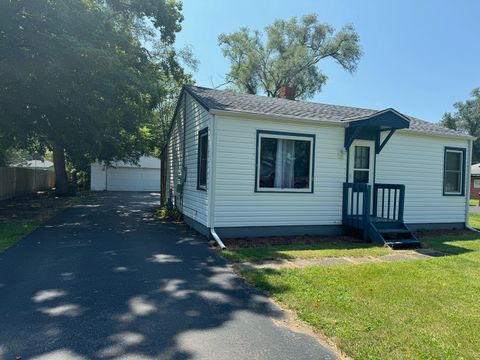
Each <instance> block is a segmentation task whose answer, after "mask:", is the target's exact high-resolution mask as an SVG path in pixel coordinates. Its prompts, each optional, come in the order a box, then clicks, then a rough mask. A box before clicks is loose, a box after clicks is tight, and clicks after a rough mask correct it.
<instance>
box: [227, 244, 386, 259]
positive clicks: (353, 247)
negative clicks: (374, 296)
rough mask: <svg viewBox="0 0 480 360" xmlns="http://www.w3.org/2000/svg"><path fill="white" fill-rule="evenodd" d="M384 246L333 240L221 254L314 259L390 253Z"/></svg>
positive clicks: (230, 250) (243, 257)
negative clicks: (330, 241) (331, 241)
mask: <svg viewBox="0 0 480 360" xmlns="http://www.w3.org/2000/svg"><path fill="white" fill-rule="evenodd" d="M391 252H392V250H390V249H388V248H386V247H379V246H374V245H372V244H365V243H352V242H335V243H327V242H326V243H315V244H303V245H302V244H295V245H271V246H264V247H256V248H241V249H228V248H227V249H225V250H223V251H222V255H223V256H224V257H225V258H226V259H227V260H230V261H233V262H247V261H248V262H259V261H265V260H274V259H293V258H297V259H315V258H324V257H339V256H353V257H361V256H382V255H387V254H389V253H391Z"/></svg>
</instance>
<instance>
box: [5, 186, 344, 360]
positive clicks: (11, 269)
mask: <svg viewBox="0 0 480 360" xmlns="http://www.w3.org/2000/svg"><path fill="white" fill-rule="evenodd" d="M156 207H158V194H146V193H98V194H92V195H91V196H89V198H88V199H87V201H85V202H84V204H82V205H77V206H75V207H74V208H72V209H69V210H67V211H65V212H64V213H62V214H61V215H59V216H57V217H56V218H55V219H53V220H52V221H50V222H49V223H47V224H46V225H44V226H42V227H41V228H39V229H38V230H37V231H35V232H34V233H32V234H31V235H30V236H28V237H27V238H25V239H24V240H23V241H21V242H20V243H18V244H17V245H15V246H14V247H12V248H11V249H9V250H7V251H6V252H4V253H3V254H0V310H1V311H0V324H1V327H0V359H15V357H16V356H21V357H22V359H62V360H71V359H75V360H77V359H227V358H228V359H332V358H335V356H334V355H333V353H331V352H330V351H329V350H326V349H325V348H323V347H322V346H321V345H320V344H319V343H318V342H317V341H316V340H314V339H313V338H311V337H309V336H307V335H304V334H298V333H295V332H292V331H290V330H288V329H285V328H279V327H276V326H275V325H274V324H273V322H272V318H275V319H281V318H283V316H284V315H283V314H282V312H281V311H280V310H279V309H277V308H276V307H274V306H272V305H271V303H270V302H269V301H268V299H266V298H265V297H264V296H262V295H261V294H259V293H257V292H255V291H254V290H253V289H252V288H250V287H249V286H248V285H246V284H245V283H244V282H243V280H242V279H241V278H239V277H238V276H236V275H235V274H234V272H233V271H232V270H231V269H230V268H229V267H228V266H226V264H225V262H224V261H223V260H222V259H220V258H219V257H218V256H217V255H216V254H215V253H214V252H212V251H211V250H210V249H209V248H208V247H207V245H206V240H205V239H204V238H202V237H200V236H197V235H195V234H194V233H192V232H191V231H190V230H188V229H187V228H186V227H184V226H183V225H175V224H168V223H161V222H160V221H158V220H156V219H154V218H153V217H152V211H154V209H155V208H156Z"/></svg>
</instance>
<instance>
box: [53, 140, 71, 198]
mask: <svg viewBox="0 0 480 360" xmlns="http://www.w3.org/2000/svg"><path fill="white" fill-rule="evenodd" d="M53 165H54V167H55V183H56V189H57V194H58V195H67V194H68V179H67V171H66V170H65V149H64V148H63V146H62V145H60V144H59V143H55V144H54V145H53Z"/></svg>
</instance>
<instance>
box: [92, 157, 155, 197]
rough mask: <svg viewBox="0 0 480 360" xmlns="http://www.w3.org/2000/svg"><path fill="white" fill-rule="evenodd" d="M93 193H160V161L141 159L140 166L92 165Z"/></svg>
mask: <svg viewBox="0 0 480 360" xmlns="http://www.w3.org/2000/svg"><path fill="white" fill-rule="evenodd" d="M90 189H91V190H92V191H104V190H107V191H150V192H159V191H160V160H159V159H157V158H154V157H146V156H144V157H141V158H140V160H139V163H138V165H134V164H129V163H124V162H116V163H113V164H111V165H109V166H105V165H104V164H101V163H93V164H91V176H90Z"/></svg>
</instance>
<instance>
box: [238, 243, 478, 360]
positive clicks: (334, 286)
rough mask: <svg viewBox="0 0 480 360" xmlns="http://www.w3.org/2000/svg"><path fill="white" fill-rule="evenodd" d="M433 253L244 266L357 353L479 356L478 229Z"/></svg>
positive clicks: (254, 280)
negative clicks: (416, 257)
mask: <svg viewBox="0 0 480 360" xmlns="http://www.w3.org/2000/svg"><path fill="white" fill-rule="evenodd" d="M422 241H423V242H424V243H425V244H426V245H428V246H429V247H432V248H434V249H437V250H440V251H443V252H447V253H450V254H452V256H444V257H440V258H435V259H431V260H417V261H409V262H398V263H397V262H393V263H386V262H385V263H371V264H363V265H339V266H336V265H334V266H328V267H325V266H311V267H307V268H301V269H299V268H296V269H291V268H289V269H281V270H266V269H263V270H250V271H244V272H243V273H244V275H245V277H246V278H247V280H248V281H249V282H251V283H253V284H255V285H256V286H257V287H258V288H260V289H263V290H267V291H269V292H270V293H271V294H272V296H273V297H274V298H275V299H276V300H278V301H279V302H280V303H282V304H283V305H284V306H286V307H288V308H290V309H293V310H295V311H296V312H297V314H298V316H299V317H300V319H302V320H304V321H306V322H307V323H309V324H311V325H312V326H313V327H315V328H316V329H318V330H319V331H321V332H323V333H324V334H326V335H327V336H329V337H330V338H332V339H333V340H334V341H335V342H336V343H337V344H338V345H339V347H340V348H341V349H342V350H343V351H344V352H346V353H347V354H348V355H350V356H352V357H353V358H355V359H478V358H479V357H480V236H478V235H474V236H467V237H463V238H461V239H454V238H448V237H437V238H435V239H422Z"/></svg>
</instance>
